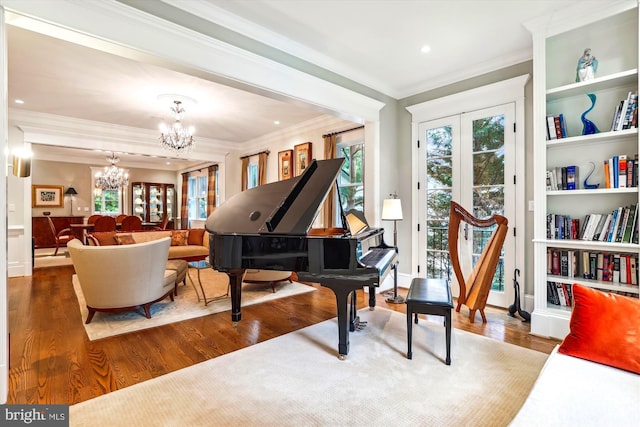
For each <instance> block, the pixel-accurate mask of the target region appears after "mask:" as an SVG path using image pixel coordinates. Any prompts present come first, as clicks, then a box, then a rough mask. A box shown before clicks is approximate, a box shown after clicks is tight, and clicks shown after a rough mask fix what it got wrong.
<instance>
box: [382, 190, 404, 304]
mask: <svg viewBox="0 0 640 427" xmlns="http://www.w3.org/2000/svg"><path fill="white" fill-rule="evenodd" d="M390 196H391V198H390V199H385V200H384V202H383V204H382V220H383V221H393V247H394V248H395V249H396V252H397V251H398V221H402V203H401V202H400V199H399V198H398V195H397V194H396V193H393V194H390ZM386 301H387V302H390V303H394V304H401V303H403V302H404V298H403V297H401V296H400V295H398V265H397V264H396V265H395V266H394V267H393V297H388V298H387V299H386Z"/></svg>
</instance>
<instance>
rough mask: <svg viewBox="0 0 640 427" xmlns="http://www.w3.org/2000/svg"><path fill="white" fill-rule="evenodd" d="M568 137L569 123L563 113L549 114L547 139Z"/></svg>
mask: <svg viewBox="0 0 640 427" xmlns="http://www.w3.org/2000/svg"><path fill="white" fill-rule="evenodd" d="M566 137H567V125H566V122H565V120H564V115H563V114H558V115H557V116H553V115H548V116H547V140H553V139H562V138H566Z"/></svg>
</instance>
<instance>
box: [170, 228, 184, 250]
mask: <svg viewBox="0 0 640 427" xmlns="http://www.w3.org/2000/svg"><path fill="white" fill-rule="evenodd" d="M171 246H187V232H186V231H182V230H171Z"/></svg>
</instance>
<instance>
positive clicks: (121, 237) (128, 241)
mask: <svg viewBox="0 0 640 427" xmlns="http://www.w3.org/2000/svg"><path fill="white" fill-rule="evenodd" d="M116 242H118V244H119V245H132V244H134V243H135V242H136V241H135V240H133V236H132V235H131V234H116Z"/></svg>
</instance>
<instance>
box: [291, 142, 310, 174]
mask: <svg viewBox="0 0 640 427" xmlns="http://www.w3.org/2000/svg"><path fill="white" fill-rule="evenodd" d="M293 150H294V151H295V154H294V155H295V160H294V162H293V163H294V165H295V171H296V174H295V176H298V175H301V174H302V172H304V170H305V169H306V168H307V166H309V162H311V160H313V152H312V151H311V143H310V142H305V143H303V144H298V145H296V146H294V147H293Z"/></svg>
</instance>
